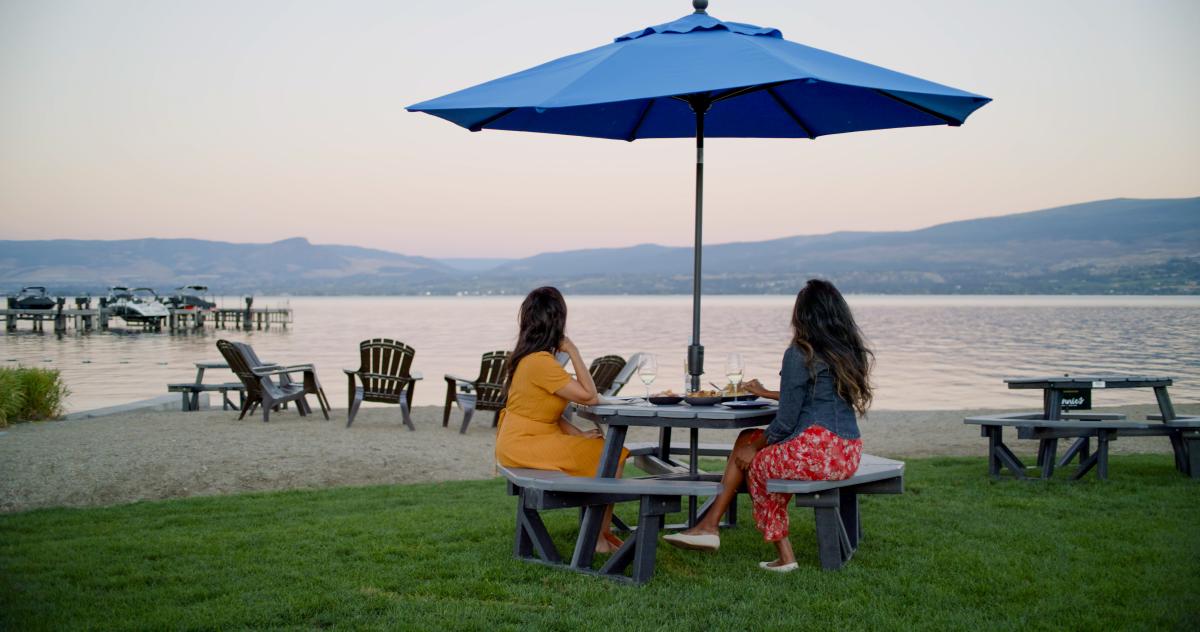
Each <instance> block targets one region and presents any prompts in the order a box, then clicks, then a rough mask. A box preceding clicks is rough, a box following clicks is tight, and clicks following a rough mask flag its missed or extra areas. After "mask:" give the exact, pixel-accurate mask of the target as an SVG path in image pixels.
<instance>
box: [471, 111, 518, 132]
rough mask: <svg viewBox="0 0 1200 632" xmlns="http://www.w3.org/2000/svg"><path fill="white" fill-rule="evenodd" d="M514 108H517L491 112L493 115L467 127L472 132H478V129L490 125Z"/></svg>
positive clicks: (510, 112)
mask: <svg viewBox="0 0 1200 632" xmlns="http://www.w3.org/2000/svg"><path fill="white" fill-rule="evenodd" d="M516 109H517V108H508V109H507V110H504V111H503V112H497V113H496V114H493V115H491V116H489V117H487V118H485V119H483V120H482V121H479V122H478V123H475V124H474V125H472V126H470V127H468V128H467V129H469V130H471V131H472V132H478V131H479V130H481V129H483V128H485V127H487V126H488V125H491V124H492V123H495V122H496V121H498V120H500V119H502V118H504V117H506V116H508V115H509V114H512V113H513V112H514V111H515V110H516Z"/></svg>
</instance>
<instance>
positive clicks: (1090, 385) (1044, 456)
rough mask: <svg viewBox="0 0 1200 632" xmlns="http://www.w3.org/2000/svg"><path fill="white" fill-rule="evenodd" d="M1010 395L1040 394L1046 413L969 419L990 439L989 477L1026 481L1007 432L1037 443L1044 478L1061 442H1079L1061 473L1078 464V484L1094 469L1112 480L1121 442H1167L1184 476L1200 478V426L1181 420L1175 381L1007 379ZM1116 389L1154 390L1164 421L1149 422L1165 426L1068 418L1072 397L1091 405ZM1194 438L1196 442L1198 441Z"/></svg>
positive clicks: (1096, 416)
mask: <svg viewBox="0 0 1200 632" xmlns="http://www.w3.org/2000/svg"><path fill="white" fill-rule="evenodd" d="M1004 381H1005V383H1007V384H1008V388H1010V389H1040V390H1041V391H1042V411H1041V413H1040V414H1039V413H1013V414H1007V415H992V416H984V417H968V418H967V419H965V420H964V423H966V424H969V425H978V426H980V433H981V435H982V436H984V437H987V438H988V471H989V473H990V474H991V475H992V476H993V477H996V476H999V474H1000V468H1001V466H1004V467H1006V468H1008V469H1009V470H1010V471H1012V473H1013V474H1014V475H1016V476H1017V477H1018V478H1025V472H1024V470H1025V465H1024V464H1023V463H1022V462H1021V460H1020V459H1019V458H1017V456H1016V455H1015V454H1013V452H1012V450H1010V449H1009V448H1008V446H1007V445H1005V443H1004V439H1003V429H1004V428H1005V427H1011V428H1016V430H1017V437H1018V438H1019V439H1035V440H1037V441H1038V454H1037V465H1038V466H1039V468H1040V469H1041V478H1043V479H1048V478H1050V477H1051V476H1053V474H1054V468H1055V465H1056V457H1057V451H1058V440H1059V439H1075V442H1074V443H1073V444H1072V445H1071V447H1070V448H1068V449H1067V452H1066V453H1065V454H1064V455H1063V457H1062V459H1061V460H1058V461H1057V465H1058V466H1059V467H1063V466H1065V465H1067V464H1068V463H1069V462H1070V461H1071V460H1072V459H1073V458H1076V457H1078V458H1079V468H1078V469H1077V470H1076V472H1075V473H1074V475H1073V478H1080V477H1082V476H1083V475H1084V474H1086V473H1087V472H1088V471H1089V470H1091V469H1092V468H1093V467H1096V468H1097V475H1098V477H1099V478H1100V479H1101V480H1103V479H1105V478H1107V477H1108V444H1109V442H1110V441H1115V440H1116V439H1117V437H1118V436H1122V435H1123V436H1143V437H1144V436H1166V437H1168V438H1169V439H1170V441H1171V446H1172V448H1173V451H1174V453H1175V466H1176V468H1177V469H1179V470H1180V471H1181V472H1184V473H1185V474H1189V475H1190V476H1192V477H1193V478H1196V477H1197V473H1196V472H1197V468H1194V467H1193V466H1192V464H1191V461H1192V459H1191V458H1190V452H1192V450H1189V447H1191V445H1192V444H1194V443H1196V442H1197V441H1200V437H1195V435H1197V434H1198V433H1197V432H1196V430H1195V428H1196V424H1195V422H1194V421H1193V418H1179V417H1177V416H1176V414H1175V408H1174V406H1173V405H1172V404H1171V396H1170V394H1169V393H1168V392H1167V387H1168V386H1171V385H1172V383H1173V380H1172V378H1170V377H1163V376H1146V375H1063V376H1053V377H1027V378H1007V379H1005V380H1004ZM1116 388H1152V389H1154V396H1155V399H1156V400H1157V403H1158V408H1159V412H1160V414H1159V415H1155V416H1153V417H1151V419H1148V420H1147V422H1149V421H1157V422H1160V423H1147V422H1138V421H1129V420H1126V418H1125V416H1124V415H1120V414H1101V413H1092V412H1089V411H1076V412H1063V409H1064V405H1063V403H1064V398H1065V397H1066V395H1067V394H1071V395H1075V396H1078V397H1079V398H1080V399H1081V400H1082V401H1084V402H1086V404H1087V407H1090V405H1091V396H1092V393H1093V391H1095V390H1100V389H1116ZM1092 437H1095V438H1096V440H1097V449H1096V453H1095V454H1090V447H1091V439H1092ZM1194 437H1195V438H1194ZM1198 458H1200V457H1198Z"/></svg>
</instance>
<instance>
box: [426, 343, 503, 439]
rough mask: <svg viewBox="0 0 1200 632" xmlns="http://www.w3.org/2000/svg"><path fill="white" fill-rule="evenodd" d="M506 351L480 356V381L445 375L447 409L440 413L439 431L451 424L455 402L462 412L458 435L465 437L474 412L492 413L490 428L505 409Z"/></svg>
mask: <svg viewBox="0 0 1200 632" xmlns="http://www.w3.org/2000/svg"><path fill="white" fill-rule="evenodd" d="M508 355H509V352H508V351H489V352H487V353H485V354H483V360H482V361H481V362H480V363H479V377H477V378H475V379H473V380H472V379H469V378H465V377H459V376H456V375H449V374H447V375H446V408H445V410H444V411H443V412H442V427H443V428H445V427H446V426H448V425H449V424H450V407H451V406H452V405H453V404H454V403H455V402H458V407H459V408H461V409H462V411H463V422H462V428H460V429H459V431H458V432H459V434H466V432H467V426H468V425H470V423H471V416H472V415H474V414H475V411H476V410H491V411H495V414H494V415H492V427H493V428H494V427H496V422H497V420H498V419H499V417H500V411H501V410H503V409H504V403H505V402H504V363H505V362H506V361H507V360H508Z"/></svg>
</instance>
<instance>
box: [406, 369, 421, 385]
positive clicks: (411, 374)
mask: <svg viewBox="0 0 1200 632" xmlns="http://www.w3.org/2000/svg"><path fill="white" fill-rule="evenodd" d="M408 377H409V378H411V379H412V381H414V382H416V381H417V380H423V379H425V375H424V374H423V373H421V372H420V371H409V372H408Z"/></svg>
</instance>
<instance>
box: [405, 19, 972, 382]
mask: <svg viewBox="0 0 1200 632" xmlns="http://www.w3.org/2000/svg"><path fill="white" fill-rule="evenodd" d="M692 6H693V8H694V9H695V12H694V13H692V14H690V15H687V16H685V17H683V18H680V19H678V20H675V21H674V22H668V23H666V24H659V25H656V26H650V27H647V28H644V29H640V30H637V31H634V32H632V33H627V34H625V35H622V36H620V37H618V38H616V40H615V41H614V42H613V43H611V44H607V45H605V46H601V47H599V48H593V49H591V50H588V51H584V52H582V53H577V54H574V55H568V56H566V57H562V58H560V59H556V60H554V61H550V62H547V63H545V64H542V65H540V66H535V67H533V68H530V69H528V70H523V71H521V72H518V73H515V74H511V75H508V76H505V77H501V78H499V79H494V80H492V81H488V82H486V83H482V84H479V85H477V86H473V87H470V88H467V89H465V90H460V91H458V92H454V93H451V94H447V95H445V96H442V97H438V98H436V99H432V100H429V101H424V102H421V103H417V104H415V105H412V106H409V107H408V110H409V111H411V112H425V113H428V114H432V115H434V116H437V117H439V118H443V119H446V120H447V121H450V122H451V123H454V124H456V125H459V126H461V127H465V128H467V129H469V130H471V131H473V132H478V131H480V130H484V129H488V130H510V131H522V132H543V133H547V134H567V135H572V136H590V137H594V138H611V139H615V140H625V141H634V140H637V139H639V138H692V137H695V139H696V219H695V250H694V252H695V256H694V262H693V271H692V272H693V278H692V297H693V298H692V337H691V344H690V345H689V347H688V373H689V374H690V375H691V382H692V383H691V387H692V388H693V389H698V388H699V385H700V375H701V374H702V373H703V371H704V369H703V366H704V347H703V346H701V344H700V286H701V235H702V225H703V223H702V220H703V202H704V138H705V137H706V136H707V137H739V138H741V137H746V138H807V139H814V138H816V137H818V136H825V135H829V134H842V133H846V132H858V131H864V130H876V129H890V128H898V127H918V126H924V125H951V126H958V125H961V124H962V123H963V122H964V121H966V119H967V117H968V116H970V115H971V113H972V112H974V111H975V110H977V109H979V108H980V107H983V106H984V105H985V104H986V103H988V101H990V100H991V99H989V98H987V97H984V96H980V95H978V94H972V93H970V92H964V91H962V90H958V89H956V88H951V87H949V86H944V85H941V84H937V83H933V82H931V81H926V80H924V79H919V78H917V77H913V76H910V75H905V74H902V73H899V72H895V71H892V70H888V69H886V68H881V67H879V66H874V65H871V64H868V63H865V62H861V61H857V60H854V59H850V58H848V57H843V56H841V55H836V54H833V53H829V52H825V51H822V50H818V49H815V48H811V47H808V46H804V45H802V44H797V43H794V42H789V41H787V40H785V39H783V34H782V33H781V32H780V31H779V30H778V29H774V28H766V27H760V26H753V25H750V24H742V23H739V22H724V21H721V20H718V19H716V18H714V17H712V16H710V15H708V13H707V12H706V9H707V7H708V0H693V2H692Z"/></svg>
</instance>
